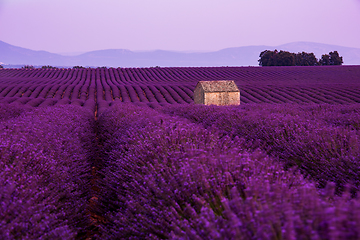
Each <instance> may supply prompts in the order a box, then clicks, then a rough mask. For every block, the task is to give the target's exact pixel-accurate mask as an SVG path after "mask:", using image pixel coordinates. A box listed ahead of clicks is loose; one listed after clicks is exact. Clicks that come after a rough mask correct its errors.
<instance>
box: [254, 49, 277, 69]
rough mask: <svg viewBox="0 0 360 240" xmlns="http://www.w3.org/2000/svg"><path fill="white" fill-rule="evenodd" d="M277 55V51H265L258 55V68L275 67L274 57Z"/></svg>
mask: <svg viewBox="0 0 360 240" xmlns="http://www.w3.org/2000/svg"><path fill="white" fill-rule="evenodd" d="M276 54H277V50H276V49H275V51H270V50H265V51H262V52H261V53H260V56H259V57H260V59H259V60H258V62H259V65H260V66H263V67H264V66H275V65H274V64H275V62H276V58H275V55H276Z"/></svg>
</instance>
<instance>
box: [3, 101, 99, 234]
mask: <svg viewBox="0 0 360 240" xmlns="http://www.w3.org/2000/svg"><path fill="white" fill-rule="evenodd" d="M4 108H5V110H7V114H8V115H9V117H8V118H7V119H3V121H2V122H1V124H0V238H1V239H74V238H83V237H85V236H86V234H87V233H88V232H91V229H90V228H91V226H92V223H91V220H90V216H89V210H88V201H89V199H90V198H91V196H92V193H91V186H90V179H91V177H92V176H91V164H92V163H91V156H92V148H93V146H92V145H93V143H92V142H93V140H94V139H95V136H94V133H93V129H94V120H93V115H92V114H91V113H90V112H89V111H87V110H85V109H82V108H79V107H76V106H59V107H52V108H37V109H35V108H32V109H20V108H19V106H18V107H16V106H13V105H6V106H5V107H4V106H2V105H1V108H0V109H1V110H3V109H4ZM6 108H7V109H6Z"/></svg>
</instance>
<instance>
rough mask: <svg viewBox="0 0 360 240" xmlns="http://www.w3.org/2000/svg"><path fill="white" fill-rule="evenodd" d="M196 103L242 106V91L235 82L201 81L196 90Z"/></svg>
mask: <svg viewBox="0 0 360 240" xmlns="http://www.w3.org/2000/svg"><path fill="white" fill-rule="evenodd" d="M194 102H195V103H196V104H205V105H219V106H225V105H240V90H239V88H238V87H237V86H236V84H235V82H234V81H230V80H220V81H199V82H198V83H197V85H196V87H195V90H194Z"/></svg>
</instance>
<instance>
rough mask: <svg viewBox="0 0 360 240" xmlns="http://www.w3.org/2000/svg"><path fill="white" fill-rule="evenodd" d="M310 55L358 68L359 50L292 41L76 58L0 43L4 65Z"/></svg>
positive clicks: (239, 62) (172, 63) (246, 61)
mask: <svg viewBox="0 0 360 240" xmlns="http://www.w3.org/2000/svg"><path fill="white" fill-rule="evenodd" d="M267 49H268V50H274V49H277V50H286V51H290V52H302V51H305V52H313V53H314V54H315V55H316V57H317V58H320V57H321V55H322V54H325V53H329V52H330V51H338V52H339V54H340V56H342V57H343V59H344V64H345V65H360V48H348V47H341V46H335V45H327V44H320V43H311V42H294V43H288V44H284V45H280V46H247V47H234V48H226V49H222V50H219V51H214V52H205V53H204V52H201V53H200V52H199V53H184V52H175V51H163V50H156V51H148V52H133V51H130V50H126V49H107V50H99V51H91V52H87V53H84V54H80V55H77V56H63V55H60V54H55V53H50V52H46V51H34V50H30V49H26V48H21V47H16V46H13V45H10V44H8V43H5V42H2V41H0V62H1V63H3V64H5V65H4V66H5V67H6V65H8V64H11V65H17V66H19V65H25V64H27V65H34V66H42V65H51V66H67V67H72V66H76V65H79V66H92V67H96V66H107V67H154V66H162V67H182V66H183V67H186V66H189V67H192V66H194V67H195V66H209V67H211V66H214V67H215V66H258V59H259V54H260V52H262V51H264V50H267Z"/></svg>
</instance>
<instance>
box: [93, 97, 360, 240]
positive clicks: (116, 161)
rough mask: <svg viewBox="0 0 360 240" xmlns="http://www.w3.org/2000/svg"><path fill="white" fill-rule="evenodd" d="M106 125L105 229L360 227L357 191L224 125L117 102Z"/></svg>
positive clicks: (142, 234)
mask: <svg viewBox="0 0 360 240" xmlns="http://www.w3.org/2000/svg"><path fill="white" fill-rule="evenodd" d="M179 109H182V108H179ZM184 109H187V110H189V108H188V107H186V106H184V107H183V110H184ZM197 110H200V109H197ZM170 111H174V109H173V108H171V109H170ZM213 111H214V110H213ZM224 122H225V120H224ZM99 130H100V133H101V135H100V140H101V142H102V144H103V151H104V154H103V160H104V164H105V165H104V168H103V169H102V170H101V172H102V175H103V179H102V180H101V181H100V185H101V191H100V192H102V194H103V195H102V197H100V198H99V203H98V204H99V205H100V206H102V208H101V209H98V211H99V212H98V214H99V215H102V216H104V218H105V220H104V221H103V225H102V226H101V231H100V233H101V235H100V236H99V238H101V239H310V238H311V239H315V238H316V239H345V238H346V239H357V238H359V237H360V235H359V232H358V231H357V230H356V229H358V228H359V227H360V221H359V220H358V218H357V217H356V216H357V214H359V211H360V205H359V203H360V202H359V200H357V199H351V198H350V195H349V192H348V191H346V192H345V193H344V194H343V195H342V197H338V196H336V195H334V193H335V186H334V185H333V184H328V185H327V187H326V189H325V190H324V191H320V192H319V191H318V190H317V189H316V187H315V186H314V184H312V183H310V182H309V181H307V180H304V179H303V177H302V175H301V174H299V173H298V172H297V171H295V170H289V171H284V166H283V165H282V164H280V163H279V162H277V161H274V160H273V159H271V158H268V157H267V156H266V155H264V154H262V153H261V152H259V151H255V152H253V153H248V152H246V151H244V150H243V148H244V147H245V146H246V141H243V140H239V139H238V138H235V139H233V140H231V138H230V137H229V136H226V135H225V136H223V135H222V134H221V132H219V130H217V129H216V128H215V127H214V128H212V129H209V130H206V129H205V128H203V127H202V126H201V125H200V124H192V123H190V122H189V121H188V120H184V119H179V118H178V117H170V116H169V115H164V114H161V113H159V112H156V111H155V110H151V109H149V108H140V107H137V106H135V105H134V104H116V105H114V106H112V107H111V108H110V109H109V110H108V111H106V112H104V114H103V115H102V116H101V117H100V119H99Z"/></svg>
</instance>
